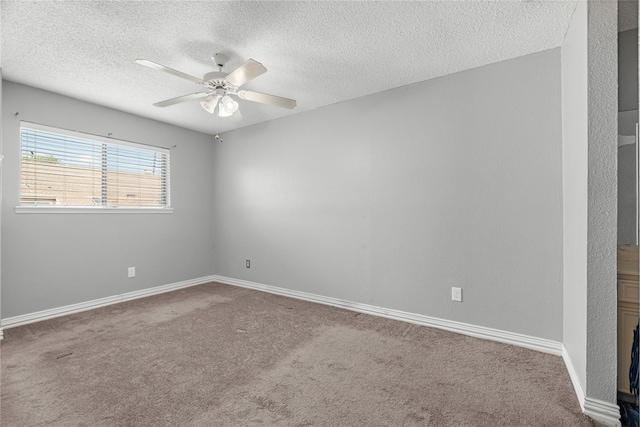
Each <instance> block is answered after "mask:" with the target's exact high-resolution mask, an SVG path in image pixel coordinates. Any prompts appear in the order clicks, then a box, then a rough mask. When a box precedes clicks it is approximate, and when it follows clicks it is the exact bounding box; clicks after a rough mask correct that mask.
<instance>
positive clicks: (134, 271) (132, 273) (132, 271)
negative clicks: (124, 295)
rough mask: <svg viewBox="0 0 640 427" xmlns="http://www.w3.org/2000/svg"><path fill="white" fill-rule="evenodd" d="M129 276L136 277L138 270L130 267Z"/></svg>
mask: <svg viewBox="0 0 640 427" xmlns="http://www.w3.org/2000/svg"><path fill="white" fill-rule="evenodd" d="M127 275H128V277H136V268H135V267H129V268H128V269H127Z"/></svg>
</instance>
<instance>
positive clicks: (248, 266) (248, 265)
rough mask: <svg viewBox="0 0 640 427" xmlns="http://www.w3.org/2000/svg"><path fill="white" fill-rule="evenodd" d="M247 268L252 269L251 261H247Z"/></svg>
mask: <svg viewBox="0 0 640 427" xmlns="http://www.w3.org/2000/svg"><path fill="white" fill-rule="evenodd" d="M247 268H251V261H250V260H247Z"/></svg>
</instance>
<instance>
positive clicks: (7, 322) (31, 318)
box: [0, 276, 214, 339]
mask: <svg viewBox="0 0 640 427" xmlns="http://www.w3.org/2000/svg"><path fill="white" fill-rule="evenodd" d="M212 281H214V279H213V276H205V277H199V278H197V279H191V280H184V281H182V282H176V283H170V284H168V285H162V286H156V287H153V288H147V289H142V290H139V291H133V292H127V293H124V294H118V295H113V296H110V297H105V298H99V299H95V300H91V301H86V302H81V303H78V304H71V305H66V306H64V307H58V308H52V309H49V310H43V311H37V312H35V313H29V314H23V315H20V316H15V317H8V318H6V319H2V320H1V321H0V328H1V329H0V339H2V337H3V333H2V329H7V328H14V327H16V326H22V325H26V324H29V323H34V322H40V321H42V320H48V319H53V318H55V317H60V316H67V315H69V314H74V313H80V312H81V311H87V310H91V309H94V308H98V307H104V306H106V305H111V304H117V303H120V302H124V301H130V300H134V299H138V298H143V297H148V296H151V295H156V294H162V293H165V292H170V291H175V290H177V289H181V288H186V287H189V286H196V285H201V284H203V283H208V282H212Z"/></svg>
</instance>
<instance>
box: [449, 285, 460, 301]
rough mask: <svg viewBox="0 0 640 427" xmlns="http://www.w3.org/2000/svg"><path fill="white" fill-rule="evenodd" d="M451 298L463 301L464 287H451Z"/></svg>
mask: <svg viewBox="0 0 640 427" xmlns="http://www.w3.org/2000/svg"><path fill="white" fill-rule="evenodd" d="M451 299H452V300H453V301H462V288H451Z"/></svg>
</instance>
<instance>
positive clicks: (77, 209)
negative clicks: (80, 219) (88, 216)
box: [15, 206, 173, 214]
mask: <svg viewBox="0 0 640 427" xmlns="http://www.w3.org/2000/svg"><path fill="white" fill-rule="evenodd" d="M15 209H16V213H19V214H23V213H29V214H32V213H47V214H50V213H64V214H74V213H83V214H84V213H92V214H93V213H107V214H110V213H134V214H141V213H144V214H170V213H173V208H131V207H127V208H119V207H101V206H16V208H15Z"/></svg>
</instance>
